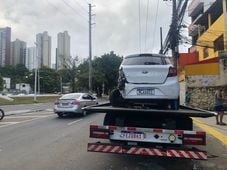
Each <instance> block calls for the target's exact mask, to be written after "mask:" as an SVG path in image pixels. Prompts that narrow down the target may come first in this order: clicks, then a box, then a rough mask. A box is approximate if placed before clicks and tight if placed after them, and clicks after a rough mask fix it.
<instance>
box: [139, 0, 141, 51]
mask: <svg viewBox="0 0 227 170" xmlns="http://www.w3.org/2000/svg"><path fill="white" fill-rule="evenodd" d="M140 6H141V0H139V49H140V53H141V14H140Z"/></svg>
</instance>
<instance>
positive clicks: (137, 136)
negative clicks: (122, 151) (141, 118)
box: [120, 131, 145, 140]
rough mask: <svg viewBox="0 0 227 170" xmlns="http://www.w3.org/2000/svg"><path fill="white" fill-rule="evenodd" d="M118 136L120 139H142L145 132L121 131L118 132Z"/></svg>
mask: <svg viewBox="0 0 227 170" xmlns="http://www.w3.org/2000/svg"><path fill="white" fill-rule="evenodd" d="M120 138H121V139H131V140H139V139H144V138H145V134H144V133H143V132H128V131H122V132H121V134H120Z"/></svg>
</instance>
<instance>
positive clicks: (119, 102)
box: [109, 89, 125, 107]
mask: <svg viewBox="0 0 227 170" xmlns="http://www.w3.org/2000/svg"><path fill="white" fill-rule="evenodd" d="M109 100H110V104H111V105H112V106H113V107H122V106H124V104H125V102H124V99H123V97H122V95H121V93H120V91H119V90H118V89H114V90H113V91H112V92H111V94H110V97H109Z"/></svg>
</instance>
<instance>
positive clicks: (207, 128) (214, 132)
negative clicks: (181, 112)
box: [192, 118, 227, 145]
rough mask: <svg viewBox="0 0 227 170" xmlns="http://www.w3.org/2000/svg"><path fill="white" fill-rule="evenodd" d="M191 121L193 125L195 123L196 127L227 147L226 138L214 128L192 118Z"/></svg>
mask: <svg viewBox="0 0 227 170" xmlns="http://www.w3.org/2000/svg"><path fill="white" fill-rule="evenodd" d="M192 119H193V123H195V124H196V125H197V126H198V127H200V128H202V129H204V130H205V131H206V132H207V133H209V134H211V135H213V136H214V137H215V138H217V139H218V140H220V141H221V142H223V143H224V144H225V145H227V136H225V135H223V134H222V133H220V132H218V131H217V130H215V129H214V128H212V127H210V126H208V125H206V124H205V123H204V122H202V121H200V120H198V119H196V118H192Z"/></svg>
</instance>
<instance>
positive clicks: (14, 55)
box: [11, 39, 26, 66]
mask: <svg viewBox="0 0 227 170" xmlns="http://www.w3.org/2000/svg"><path fill="white" fill-rule="evenodd" d="M25 62H26V42H24V41H21V40H19V39H16V40H15V41H13V42H12V43H11V64H12V65H14V66H16V65H17V64H23V65H25V64H26V63H25Z"/></svg>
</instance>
